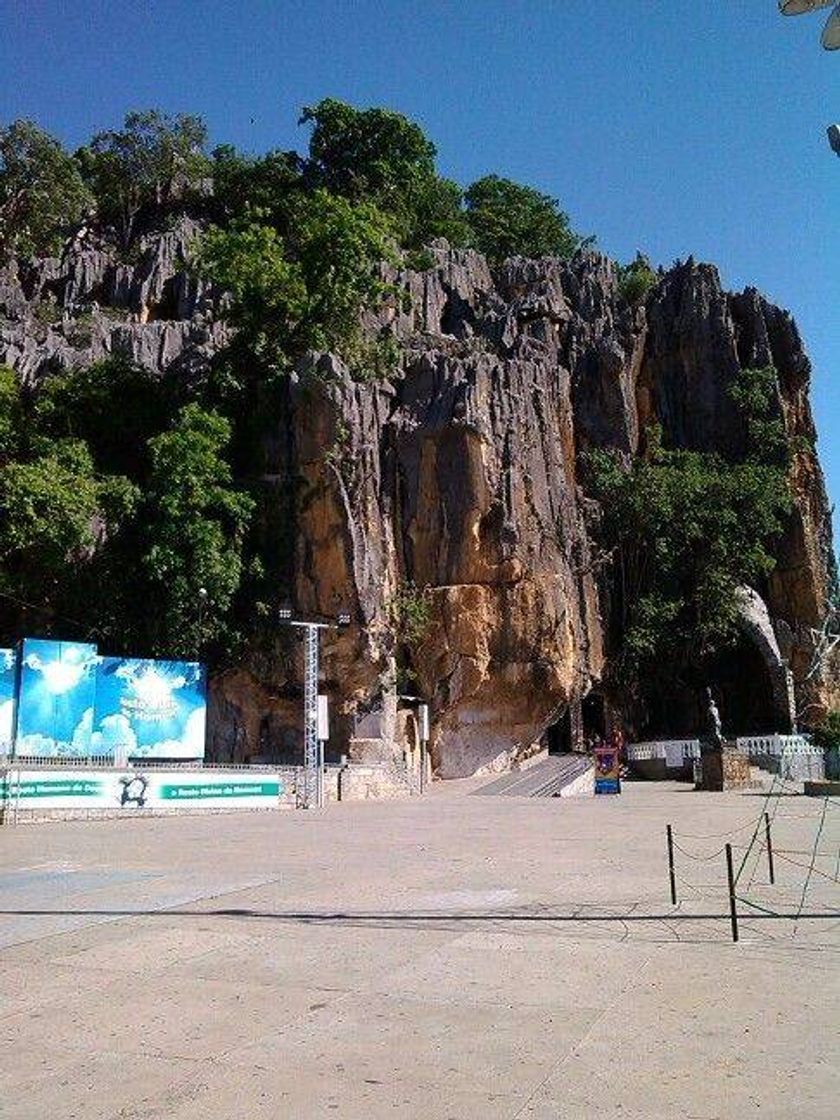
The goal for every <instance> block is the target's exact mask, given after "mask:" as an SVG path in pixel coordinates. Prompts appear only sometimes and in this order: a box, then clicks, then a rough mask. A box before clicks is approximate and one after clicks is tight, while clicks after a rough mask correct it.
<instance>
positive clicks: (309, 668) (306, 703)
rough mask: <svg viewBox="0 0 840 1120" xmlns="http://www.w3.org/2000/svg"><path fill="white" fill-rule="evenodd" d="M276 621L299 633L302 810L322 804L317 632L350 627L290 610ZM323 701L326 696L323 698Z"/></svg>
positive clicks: (346, 618) (341, 618)
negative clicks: (301, 645)
mask: <svg viewBox="0 0 840 1120" xmlns="http://www.w3.org/2000/svg"><path fill="white" fill-rule="evenodd" d="M279 619H280V622H281V623H283V624H285V625H286V626H297V627H298V628H300V629H302V630H303V642H304V668H303V789H302V791H301V793H302V797H301V798H300V801H301V805H302V807H303V808H304V809H311V808H312V807H313V806H314V805H321V804H322V803H323V775H322V774H321V773H320V772H319V766H320V756H321V750H322V748H321V747H320V745H319V744H320V743H321V741H322V740H321V739H320V738H319V723H320V727H321V729H322V730H323V729H324V728H325V726H326V720H325V719H324V718H323V717H324V716H325V715H326V711H325V709H323V707H322V719H321V720H320V721H319V719H318V711H319V697H318V664H319V648H318V647H319V639H320V631H321V630H339V629H344V628H345V627H347V626H349V625H350V615H349V614H347V613H341V614H339V615H338V616H337V617H336V618H335V619H334V620H333V619H313V618H296V617H294V612H293V611H292V608H291V607H281V608H280V612H279ZM324 700H326V697H324Z"/></svg>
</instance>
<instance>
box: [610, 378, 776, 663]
mask: <svg viewBox="0 0 840 1120" xmlns="http://www.w3.org/2000/svg"><path fill="white" fill-rule="evenodd" d="M775 387H776V372H775V370H773V369H759V370H750V369H745V370H742V371H741V373H740V374H739V376H738V378H737V379H736V381H735V382H734V384H733V386H732V389H731V395H732V397H733V401H734V405H735V406H736V407H738V408H739V409H740V411H741V413H742V416H743V421H744V427H745V451H744V455H743V457H741V458H740V459H739V460H738V461H729V460H727V459H725V458H723V456H721V455H718V454H715V453H708V452H700V451H686V450H682V449H668V448H664V447H663V446H662V443H661V438H660V435H659V432H658V430H656V429H653V430H651V431H649V432H648V433H647V449H646V452H645V453H644V454H643V455H641V456H639V457H637V458H635V459H633V460H632V461H631V462H629V463H628V462H627V461H625V459H624V458H623V457H622V456H621V455H620V454H618V453H617V452H614V451H594V452H591V453H590V455H589V456H588V466H589V471H590V475H591V484H592V492H593V494H594V495H595V496H596V497H597V498H598V500H599V501H600V503H601V508H602V511H603V512H602V519H601V523H600V528H599V531H600V534H601V537H602V543H603V545H604V546H605V548H606V549H607V550H608V553H609V555H610V557H611V571H610V575H611V587H612V598H613V602H614V607H615V619H614V630H615V633H616V635H617V653H616V656H615V658H614V661H613V664H614V670H615V672H616V675H617V677H618V678H619V679H620V680H621V681H622V683H623V684H625V685H626V684H628V683H630V682H632V681H638V680H640V679H646V680H648V681H652V682H655V681H657V680H658V679H660V678H662V677H664V676H673V674H674V672H675V671H676V672H678V673H679V672H682V673H684V674H685V675H686V676H688V677H690V676H691V675H692V673H694V674H698V679H699V677H700V676H702V670H703V667H704V666H705V665H707V664H708V662H709V659H710V658H711V657H712V656H714V654H716V653H717V652H719V651H720V650H721V649H723V648H724V647H725V646H727V645H728V644H730V643H731V642H732V641H733V639H734V637H735V634H736V622H737V614H738V612H737V598H736V589H737V588H738V586H739V585H740V584H744V583H746V584H750V585H752V586H761V584H762V581H763V580H764V578H765V577H766V576H767V575H768V573H769V572H770V571H771V570H772V568H773V567H774V560H773V556H772V552H771V549H770V546H771V544H772V542H773V540H774V539H775V538H776V537H777V536H778V534H779V533H780V532H781V530H782V528H783V524H784V516H785V514H786V513H787V512H788V511H789V509H790V504H791V496H790V491H789V486H788V470H787V468H788V465H789V462H788V461H789V457H790V453H791V449H790V447H789V445H788V442H787V440H786V437H785V432H784V425H783V422H782V420H781V417H780V415H779V413H778V408H777V406H776V401H775Z"/></svg>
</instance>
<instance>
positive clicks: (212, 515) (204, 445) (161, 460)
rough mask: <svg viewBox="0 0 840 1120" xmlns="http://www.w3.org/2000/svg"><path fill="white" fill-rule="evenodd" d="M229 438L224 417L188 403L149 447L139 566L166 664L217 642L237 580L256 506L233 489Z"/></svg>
mask: <svg viewBox="0 0 840 1120" xmlns="http://www.w3.org/2000/svg"><path fill="white" fill-rule="evenodd" d="M230 434H231V430H230V424H229V423H228V421H227V420H225V419H224V418H223V417H222V416H219V415H217V414H216V413H213V412H206V411H204V410H202V409H201V408H200V407H199V406H198V405H196V404H190V405H186V406H185V407H184V408H183V409H181V411H180V412H179V414H178V416H177V419H176V422H175V425H174V427H173V428H172V429H171V430H170V431H167V432H163V433H161V434H160V435H157V436H155V437H154V438H153V439H151V440H150V441H149V451H150V455H151V461H152V470H151V475H150V479H149V486H148V490H147V496H146V501H145V503H144V509H143V519H144V533H143V536H144V538H145V540H146V541H147V542H148V544H147V547H146V548H145V550H144V552H143V553H142V555H141V556H140V567H141V569H142V572H143V576H144V583H145V585H146V589H147V596H148V598H147V599H146V602H148V603H152V604H154V610H153V612H152V613H151V616H150V617H149V619H148V630H149V645H150V647H151V649H152V650H153V651H155V652H157V653H161V654H165V655H166V656H169V657H172V656H185V657H194V656H195V655H196V654H197V653H198V652H199V651H200V650H203V649H204V648H205V647H206V646H207V644H208V643H210V642H213V641H217V640H219V639H220V638H221V637H222V634H223V631H224V628H225V622H226V620H228V619H229V614H230V611H231V608H232V605H233V602H234V597H235V596H236V593H237V591H238V589H239V586H240V583H241V580H242V575H243V546H244V539H245V534H246V530H247V527H248V523H249V521H250V518H251V515H252V513H253V509H254V503H253V501H252V499H251V498H250V497H249V496H248V495H247V494H245V493H243V492H242V491H240V490H238V489H237V488H236V487H235V486H234V485H233V482H232V479H231V471H230V467H229V465H228V463H227V461H226V459H225V450H226V448H227V445H228V443H229V440H230Z"/></svg>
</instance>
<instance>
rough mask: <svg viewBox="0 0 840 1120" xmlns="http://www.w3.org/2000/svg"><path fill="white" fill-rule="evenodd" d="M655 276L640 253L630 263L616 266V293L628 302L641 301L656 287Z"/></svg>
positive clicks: (645, 258)
mask: <svg viewBox="0 0 840 1120" xmlns="http://www.w3.org/2000/svg"><path fill="white" fill-rule="evenodd" d="M656 282H657V276H656V273H655V272H654V271H653V269H652V268H651V267H650V261H649V260H648V259H647V257H645V256H643V255H642V254H641V253H637V254H636V259H635V260H633V261H631V262H630V264H628V265H625V266H624V267H622V266H619V268H618V294H619V295H620V296H621V298H622V299H625V300H627V302H628V303H642V302H643V301H644V299H645V298H646V297H647V294H648V292H650V291H652V289H653V288H655V287H656Z"/></svg>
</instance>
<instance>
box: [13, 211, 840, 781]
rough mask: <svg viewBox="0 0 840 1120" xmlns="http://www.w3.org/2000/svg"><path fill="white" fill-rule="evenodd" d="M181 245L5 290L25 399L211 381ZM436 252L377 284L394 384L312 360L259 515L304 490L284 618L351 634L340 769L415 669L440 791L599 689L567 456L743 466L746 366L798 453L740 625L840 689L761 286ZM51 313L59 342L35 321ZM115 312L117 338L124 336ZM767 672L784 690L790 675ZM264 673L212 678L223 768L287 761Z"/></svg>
mask: <svg viewBox="0 0 840 1120" xmlns="http://www.w3.org/2000/svg"><path fill="white" fill-rule="evenodd" d="M192 232H194V231H192V230H191V229H190V228H189V227H186V228H181V229H180V230H178V231H175V232H173V233H171V234H166V235H165V236H163V237H161V238H158V239H157V240H156V241H154V242H152V243H150V244H149V245H148V246H146V248H145V249H144V255H143V257H142V259H141V261H140V263H139V264H137V265H135V266H133V267H131V268H129V267H128V266H125V265H118V264H113V263H109V262H108V261H107V260H104V259H102V257H101V255H97V254H96V253H94V252H91V251H86V250H85V249H84V248H77V249H75V250H72V251H71V252H70V253H68V254H67V255H66V257H65V259H64V260H63V261H60V262H59V261H40V262H35V263H33V264H31V265H28V266H26V268H23V267H21V268H19V269H18V271H17V274H14V273H11V274H8V275H6V276H5V277H4V278H2V279H0V316H3V317H4V318H2V319H0V361H5V362H7V363H8V364H10V365H13V366H14V367H15V368H17V369H19V370H20V372H21V375H22V376H23V377H25V378H27V379H29V380H35V379H38V378H40V377H42V376H44V375H45V374H47V373H48V372H49V371H50V370H52V369H56V368H59V369H60V368H62V367H66V366H68V365H70V364H73V363H75V362H84V361H89V360H91V359H92V358H94V357H97V356H101V355H102V354H105V353H114V352H120V353H125V354H127V355H129V356H130V357H132V358H133V359H134V360H137V361H141V362H143V363H144V364H146V365H148V366H150V367H151V368H153V369H156V370H159V371H160V372H165V371H171V370H175V371H178V370H182V369H183V370H186V371H189V369H190V368H193V367H195V366H196V365H200V364H201V363H203V362H206V361H207V359H208V356H209V355H210V354H211V353H212V352H213V351H214V350H215V349H216V348H218V347H219V346H221V345H223V343H224V342H225V340H226V332H225V328H224V326H223V325H222V324H221V323H220V322H219V321H218V320H217V319H215V318H214V306H215V302H214V300H213V298H212V293H210V292H207V291H206V290H204V289H202V287H201V285H198V284H196V283H194V282H192V281H190V280H188V279H187V278H186V276H185V275H184V272H183V262H184V259H185V257H186V255H187V252H188V248H187V245H188V239H189V236H190V235H191V233H192ZM433 254H434V261H435V263H434V266H433V267H432V268H430V269H428V270H427V271H425V272H422V273H417V272H405V273H399V274H396V273H394V274H392V275H390V277H389V279H390V280H391V282H392V283H393V284H394V286H395V288H397V289H403V290H404V291H405V292H406V293H407V294H408V296H409V297H410V299H409V300H408V301H403V300H401V299H397V298H395V299H394V301H393V305H392V306H391V307H389V308H386V309H384V310H383V312H382V313H381V314H380V315H379V316H378V317H375V318H374V317H370V318H369V320H368V321H367V324H366V326H367V328H368V329H369V330H370V331H376V330H379V329H384V328H386V327H387V328H388V330H390V331H391V332H393V333H394V334H395V335H396V337H397V338H398V339H399V340H400V343H401V354H402V358H401V369H400V371H399V373H398V374H397V373H395V375H394V376H393V377H392V378H391V379H390V380H387V381H375V382H374V381H364V380H353V379H352V378H351V376H350V374H349V373H348V371H347V370H346V369H345V368H344V366H343V365H342V363H341V362H340V361H339V360H338V359H337V358H335V357H334V356H330V355H320V356H317V355H316V356H312V358H311V359H310V362H309V364H308V365H307V366H306V368H303V369H301V371H300V375H299V377H298V378H297V379H296V381H295V383H294V384H293V385H291V386H290V392H289V400H288V408H287V410H286V415H285V418H284V420H283V421H282V423H281V426H280V430H277V431H274V432H272V433H269V434H267V438H266V459H267V486H268V487H269V493H271V489H270V488H271V486H276V487H277V492H278V493H279V492H281V491H287V490H288V488H289V487H292V486H293V487H294V492H295V493H296V495H297V499H296V503H295V512H294V521H295V524H294V533H295V551H294V555H293V559H292V569H293V570H292V572H291V573H290V574H291V578H292V582H293V584H294V586H295V589H296V598H297V605H298V607H299V609H301V610H303V611H311V612H317V613H323V614H334V613H335V612H337V611H338V610H339V609H349V610H351V612H352V614H353V616H354V623H355V624H354V626H353V627H351V629H350V630H349V631H346V632H342V633H340V634H337V635H335V636H332V637H330V638H329V639H328V640H327V641H326V643H325V648H324V664H325V673H326V677H327V679H328V681H329V682H330V685H331V687H332V689H333V690H334V695H335V696H336V698H337V699H338V701H339V704H338V707H339V708H340V712H339V720H338V726H339V728H340V733H339V736H338V748H339V749H340V750H346V749H348V744H349V745H350V748H351V749H352V738H353V734H354V726H355V724H356V723H357V722H358V721H359V719H360V717H361V716H362V715H363V714H365V713H369V712H370V711H371V709H374V710H375V709H377V708H379V707H382V701H381V695H382V692H383V689H384V691H385V693H386V696H387V695H390V696H391V697H392V698H393V693H394V691H395V690H398V689H399V688H400V687H403V688H404V687H405V685H404V684H403V685H401V683H400V679H401V676H402V675H403V674H404V673H405V671H406V670H410V672H411V673H412V674H413V681H412V683H411V685H410V688H411V691H412V692H418V691H419V692H421V693H422V694H423V695H424V696H426V697H427V698H429V700H430V701H431V705H432V711H433V724H432V752H433V759H434V762H435V765H436V768H437V770H438V772H439V773H440V774H441V775H443V776H456V775H463V774H470V773H474V772H475V771H477V770H479V769H481V768H490V769H492V768H502V767H504V766H507V765H509V763H510V762H511V760H512V759H514V758H515V757H516V756H517V755H519V754H522V753H524V752H527V751H528V750H530V749H531V746H532V744H533V743H535V741H536V740H538V739H539V737H540V736H541V735H542V734H543V732H544V731H545V729H546V728H547V727H548V726H549V725H550V724H552V723H554V722H555V721H556V720H558V718H559V717H560V716H561V715H562V713H563V712H564V711H565V710H566V709H567V708H568V706H569V705H570V703H573V702H575V701H576V700H579V699H580V698H582V697H584V696H585V695H586V694H587V693H588V692H590V690H592V689H593V688H595V689H597V688H598V685H599V682H600V680H601V677H602V675H603V672H604V667H605V656H606V652H605V641H606V636H605V633H604V623H603V620H602V616H603V615H605V613H606V604H605V603H603V602H602V596H603V590H602V589H599V585H598V578H597V572H598V564H597V562H596V560H597V558H596V557H595V556H594V555H593V546H592V544H591V540H590V532H589V529H588V527H589V525H590V521H591V517H592V516H593V515H594V514H595V513H596V512H597V511H595V510H593V509H592V503H591V502H589V501H588V500H587V499H586V498H585V496H584V494H583V492H582V490H581V487H580V484H579V476H578V465H579V462H580V456H581V453H582V452H584V451H585V450H586V449H587V448H591V447H603V446H608V447H617V448H620V449H622V450H624V451H626V452H628V453H630V454H632V453H634V452H636V451H637V450H638V448H639V444H640V440H642V439H643V438H644V429H645V426H646V425H648V424H649V423H651V422H654V421H655V422H657V423H659V424H660V425H661V426H662V428H663V430H664V434H665V438H666V440H667V441H669V442H671V443H673V444H675V445H677V446H681V447H687V448H697V449H709V450H711V449H717V450H721V451H725V452H737V450H738V449H739V447H741V446H742V445H743V441H744V439H745V433H744V431H743V429H742V425H741V421H740V419H739V417H738V415H737V413H736V411H735V410H734V409H733V407H732V403H731V398H730V396H729V392H728V389H729V386H730V384H731V382H732V379H733V377H734V376H735V375H736V374H737V372H738V370H739V369H741V368H743V367H747V366H764V365H769V364H772V365H774V366H775V367H776V369H777V370H778V374H779V388H778V407H779V410H780V413H781V415H783V417H784V420H785V423H786V426H787V430H788V432H789V434H790V435H791V436H792V437H793V436H801V437H805V440H806V441H808V446H805V443H803V448H802V449H801V450H800V451H798V452H797V454H796V458H795V463H794V466H793V469H792V483H793V487H794V492H795V496H796V509H795V512H794V514H793V516H792V517H791V519H790V524H789V527H788V530H787V532H786V534H785V536H784V539H783V540H782V541H781V542H780V545H779V548H778V565H777V568H776V570H775V572H774V573H773V575H772V577H771V579H770V580H769V581H768V584H767V586H766V587H763V588H761V589H757V590H756V597H757V598H758V592H759V591H760V593H761V596H762V597H763V600H764V603H763V605H762V607H759V606H758V605H757V604H756V603H755V602H753V603H752V606H753V607H754V608H755V609H754V610H753V612H752V613H753V621H754V623H755V626H756V627H757V628H758V629H757V631H756V632H757V633H760V634H761V635H762V636H763V637H762V641H763V643H764V646H763V652H762V656H765V655H766V654H767V651H768V650H769V651H770V656H771V660H772V658H773V657H776V655H777V654H778V655H779V657H781V656H782V655H784V658H785V659H786V660H787V662H788V663H789V665H790V668H791V669H792V671H793V675H794V678H795V680H796V681H797V682H798V684H799V686H800V688H801V689H805V693H803V695H806V696H807V698H809V699H810V700H812V701H819V700H820V699H821V697H822V698H824V694H825V689H826V688H827V687H828V685H827V684H826V683H825V680H826V679H830V674H828V677H827V678H826V677H825V675H823V678H820V675H819V674H813V673H811V669H812V667H813V666H812V661H813V645H814V641H813V638H812V634H811V631H812V630H814V629H818V628H819V627H820V625H821V624H822V622H823V620H824V618H825V615H826V611H827V606H828V602H829V595H830V591H831V579H832V565H833V558H832V555H831V527H830V517H829V512H828V504H827V499H826V495H825V490H824V485H823V479H822V474H821V471H820V467H819V463H818V460H817V458H816V454H815V452H814V451H813V450H809V449H808V447H810V446H811V445H812V443H813V438H814V428H813V422H812V418H811V413H810V407H809V403H808V381H809V373H810V367H809V363H808V359H807V357H806V356H805V353H804V351H803V348H802V345H801V342H800V339H799V335H798V332H797V329H796V326H795V324H794V323H793V321H792V320H791V318H790V317H789V316H788V315H787V314H786V313H785V312H783V311H780V310H779V309H778V308H775V307H773V306H771V305H769V304H768V303H767V302H766V301H765V300H764V299H763V298H762V297H761V296H760V295H759V294H758V293H757V292H755V291H754V290H753V289H747V290H746V291H745V292H743V293H741V294H739V295H732V294H728V293H726V292H724V291H723V290H722V288H721V285H720V280H719V277H718V274H717V271H716V270H715V269H714V268H713V267H712V266H709V265H703V264H696V263H695V262H693V261H692V260H689V261H687V262H685V263H684V264H681V265H678V266H676V267H675V268H673V269H672V270H670V271H669V272H667V273H664V274H662V275H661V277H660V279H659V282H658V284H657V285H656V287H655V288H654V290H653V291H652V292H651V294H650V295H649V297H648V298H647V300H646V302H645V303H644V304H643V305H631V304H628V303H627V302H626V301H625V300H624V299H623V298H622V297H621V295H620V293H619V288H618V283H617V276H616V272H615V268H614V265H613V264H612V263H611V262H610V261H609V260H607V259H606V258H604V257H602V256H599V255H597V254H594V253H586V254H582V255H579V256H578V257H576V258H575V259H574V260H573V261H571V262H558V261H556V260H553V259H545V260H539V261H526V260H518V259H514V260H511V261H509V262H507V264H506V265H505V266H504V267H503V268H502V269H501V270H500V271H499V272H498V273H496V274H494V275H491V273H490V271H489V269H488V267H487V264H486V262H485V260H484V259H483V258H482V257H481V256H479V255H478V254H476V253H474V252H472V251H451V250H449V249H448V247H446V246H445V244H440V245H437V246H435V247H434V250H433ZM44 293H52V294H51V295H50V296H49V298H50V299H52V300H54V301H55V306H56V307H57V308H58V309H59V310H60V313H61V324H60V325H57V324H50V325H48V326H47V327H46V328H43V326H42V323H41V322H40V321H39V319H38V317H37V312H38V309H39V307H41V306H42V304H41V303H39V299H40V300H41V301H43V299H44ZM94 299H95V300H96V301H97V303H99V304H100V306H98V307H96V308H93V310H92V311H91V310H90V301H91V300H94ZM85 301H88V302H87V304H86V303H85ZM106 305H107V306H106ZM85 307H87V308H88V310H87V314H88V315H89V316H90V340H89V343H88V344H87V345H85V346H81V347H80V346H77V345H74V335H73V332H74V330H76V329H77V325H78V322H79V313H80V312H79V309H80V308H83V309H84V308H85ZM115 310H116V311H118V312H121V313H123V314H127V315H128V316H129V317H130V318H129V320H127V321H125V322H118V323H115V322H114V321H113V318H112V316H113V315H114V313H115ZM164 312H166V314H164ZM84 313H85V312H84V311H83V312H82V314H84ZM42 318H43V316H42ZM268 480H270V481H268ZM759 601H760V599H759ZM407 602H410V603H411V602H413V605H414V606H416V607H417V609H418V610H422V612H423V614H424V617H425V619H426V622H427V625H426V626H425V629H424V631H423V633H422V636H420V637H419V639H418V640H417V641H415V642H413V643H407V642H406V641H401V638H400V625H399V624H398V623H395V604H396V605H399V604H403V605H405V604H406V603H407ZM396 613H398V611H397V612H396ZM768 625H769V626H770V631H771V632H770V633H769V634H768V633H767V626H768ZM747 629H748V628H747ZM771 638H772V641H771ZM773 671H774V672H775V674H776V675H775V677H774V681H775V682H776V683H775V684H774V686H773V687H774V689H776V690H777V691H778V689H779V688H780V687H781V686H780V685H779V681H780V680H781V677H780V675H779V674H780V672H781V671H782V670H781V669H780V666H779V664H776V665H775V666H774V668H773ZM809 674H810V676H809ZM260 676H261V673H260V672H257V670H256V668H255V667H251V668H249V667H248V666H242V667H240V668H239V669H237V670H236V672H235V673H228V674H225V675H223V676H221V677H220V678H219V679H218V680H217V682H216V684H215V688H214V711H215V717H214V727H213V730H212V742H213V743H214V744H216V750H217V753H219V755H220V756H224V757H233V758H236V759H245V758H247V757H252V756H255V755H260V756H264V755H265V754H266V753H268V754H271V752H272V751H273V750H276V751H280V750H282V747H283V739H284V736H286V737H287V736H288V734H289V729H288V721H289V718H290V717H289V715H288V704H287V701H283V700H278V699H276V696H277V689H276V687H274V686H276V684H277V683H278V682H277V681H268V680H266V679H265V674H264V673H262V677H263V679H258V678H260ZM821 689H822V690H823V691H822V692H820V690H821ZM808 690H810V691H808ZM775 694H776V693H774V695H775ZM782 694H783V690H782V692H779V693H778V695H779V696H782ZM609 699H610V700H611V702H612V703H614V704H618V705H619V706H620V704H621V698H620V697H610V698H609ZM780 702H781V701H780ZM387 707H388V706H387V704H385V705H384V708H383V710H387ZM365 734H366V733H365Z"/></svg>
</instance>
